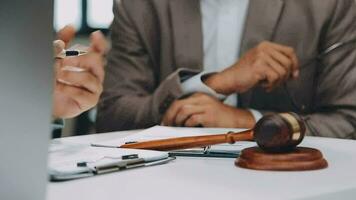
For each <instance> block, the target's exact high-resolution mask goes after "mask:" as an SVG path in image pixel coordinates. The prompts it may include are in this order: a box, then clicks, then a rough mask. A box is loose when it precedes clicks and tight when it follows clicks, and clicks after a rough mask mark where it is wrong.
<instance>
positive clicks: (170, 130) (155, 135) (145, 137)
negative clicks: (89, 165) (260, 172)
mask: <svg viewBox="0 0 356 200" xmlns="http://www.w3.org/2000/svg"><path fill="white" fill-rule="evenodd" d="M244 130H246V129H236V128H235V129H234V128H184V127H167V126H154V127H152V128H149V129H146V130H143V131H141V132H139V133H136V134H133V135H130V136H127V137H123V138H118V139H115V140H110V141H104V142H98V143H93V144H92V145H93V146H101V147H113V148H115V147H119V146H121V145H124V144H125V143H127V142H142V141H150V140H159V139H168V138H176V137H189V136H201V135H215V134H226V133H228V132H230V131H233V132H241V131H244ZM251 146H256V143H255V142H236V143H235V144H232V145H231V144H221V145H214V146H211V148H210V150H214V149H216V150H227V151H240V150H242V149H244V148H247V147H251Z"/></svg>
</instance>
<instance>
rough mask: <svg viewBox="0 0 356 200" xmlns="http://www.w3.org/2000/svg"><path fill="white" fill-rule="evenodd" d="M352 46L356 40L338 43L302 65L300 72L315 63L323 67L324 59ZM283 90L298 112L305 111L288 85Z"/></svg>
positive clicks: (284, 85)
mask: <svg viewBox="0 0 356 200" xmlns="http://www.w3.org/2000/svg"><path fill="white" fill-rule="evenodd" d="M352 44H356V38H355V39H352V40H349V41H345V42H337V43H335V44H333V45H331V46H330V47H328V48H326V49H325V50H323V51H322V52H321V53H320V54H318V55H317V56H315V57H313V58H311V59H309V60H307V61H306V62H304V63H303V64H302V65H300V70H302V69H304V68H305V67H307V66H308V65H310V64H313V63H314V62H319V63H320V64H321V65H323V63H322V62H321V60H322V59H323V58H325V57H326V56H328V55H330V54H332V53H334V52H337V50H341V49H344V48H345V47H349V46H351V45H352ZM355 59H356V58H355ZM283 90H284V92H285V93H286V94H287V97H288V98H289V100H290V101H291V103H292V106H293V107H294V108H295V109H296V110H297V111H301V110H303V107H301V106H299V105H298V103H297V102H296V100H295V99H294V98H293V96H292V95H291V94H290V92H289V91H288V88H287V84H286V83H284V84H283Z"/></svg>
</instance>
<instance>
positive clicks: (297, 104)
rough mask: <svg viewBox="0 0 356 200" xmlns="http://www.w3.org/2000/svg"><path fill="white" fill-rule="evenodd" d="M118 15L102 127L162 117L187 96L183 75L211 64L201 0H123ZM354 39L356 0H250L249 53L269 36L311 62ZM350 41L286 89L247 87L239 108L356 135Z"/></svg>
mask: <svg viewBox="0 0 356 200" xmlns="http://www.w3.org/2000/svg"><path fill="white" fill-rule="evenodd" d="M114 14H115V18H114V21H113V24H112V26H111V40H112V49H111V51H110V53H109V56H108V66H107V68H106V72H107V74H106V80H105V83H104V92H103V95H102V97H101V100H100V103H99V109H98V116H97V130H98V132H104V131H114V130H124V129H136V128H146V127H149V126H152V125H155V124H159V123H160V121H161V118H162V116H163V115H164V113H165V111H166V110H167V108H168V107H169V105H170V104H171V103H172V102H173V101H174V100H175V99H177V98H179V97H181V95H182V90H181V88H180V76H182V75H184V74H194V73H197V72H199V71H201V70H202V66H203V44H202V43H203V42H202V41H203V40H202V25H201V13H200V1H199V0H122V1H121V2H120V1H117V2H115V4H114ZM353 38H356V6H355V3H354V1H353V0H250V5H249V8H248V15H247V20H246V25H245V29H244V34H243V39H242V45H241V54H244V53H245V52H246V51H248V50H249V49H251V48H253V47H255V46H256V45H258V44H259V43H260V42H262V41H265V40H268V41H273V42H276V43H280V44H283V45H288V46H291V47H293V48H294V49H295V51H296V53H297V55H298V58H299V61H300V63H303V62H306V61H307V60H309V59H311V58H313V57H315V56H316V55H318V54H319V53H320V52H322V51H323V50H325V49H326V48H327V47H329V46H331V45H332V44H334V43H336V42H340V41H348V40H350V39H353ZM350 46H351V45H349V46H348V47H345V48H342V49H339V50H337V51H335V52H333V53H332V54H330V55H328V56H326V57H325V58H323V59H321V60H319V61H318V62H314V63H312V64H309V65H307V66H304V67H301V71H300V78H299V79H298V80H290V81H288V82H287V83H286V87H285V89H284V88H283V87H280V88H277V89H275V90H274V91H273V92H270V93H267V92H265V91H264V90H262V89H261V88H259V87H256V88H254V89H252V90H250V91H248V92H246V93H244V94H239V95H240V96H239V104H240V105H239V107H242V108H253V109H257V110H260V111H261V112H262V113H263V114H265V113H269V112H287V111H294V112H297V113H299V114H300V115H301V116H302V117H303V118H304V120H305V122H306V125H307V134H309V135H318V136H327V137H340V138H356V131H355V130H356V90H355V86H356V59H355V58H356V51H355V50H351V49H350ZM352 47H353V49H355V48H354V47H355V45H352ZM286 90H287V91H286Z"/></svg>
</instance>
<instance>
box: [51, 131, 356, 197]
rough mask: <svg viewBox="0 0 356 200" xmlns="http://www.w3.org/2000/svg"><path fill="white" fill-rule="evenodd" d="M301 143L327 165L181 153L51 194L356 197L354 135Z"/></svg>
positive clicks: (55, 188) (55, 186)
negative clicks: (244, 163) (255, 165)
mask: <svg viewBox="0 0 356 200" xmlns="http://www.w3.org/2000/svg"><path fill="white" fill-rule="evenodd" d="M130 133H132V132H122V133H111V134H110V133H109V134H100V135H89V136H80V137H71V138H64V139H61V142H71V143H73V142H76V143H84V144H89V143H91V142H94V141H105V140H110V139H113V138H117V137H123V136H126V135H127V134H130ZM301 146H308V147H314V148H318V149H319V150H321V151H322V153H323V154H324V156H325V158H326V159H327V160H328V162H329V167H328V168H327V169H325V170H319V171H309V172H265V171H253V170H246V169H241V168H237V167H235V166H234V159H226V158H224V159H217V158H181V157H180V158H177V160H175V161H173V162H170V163H168V164H165V165H161V166H154V167H147V168H137V169H132V170H126V171H121V172H117V173H111V174H106V175H101V176H96V177H91V178H85V179H79V180H74V181H68V182H59V183H50V184H49V186H48V194H47V196H48V198H47V199H48V200H57V199H61V200H62V199H65V200H71V199H76V200H78V199H80V200H105V199H118V200H119V199H127V200H136V199H137V200H144V199H146V200H153V199H156V200H159V199H162V200H183V199H184V200H190V199H192V200H198V199H202V200H224V199H233V200H236V199H274V200H276V199H283V200H287V199H330V200H331V199H333V200H334V199H340V200H341V199H342V200H348V199H350V200H351V199H352V200H354V199H356V141H351V140H338V139H327V138H314V137H307V138H306V139H305V140H304V142H303V144H302V145H301Z"/></svg>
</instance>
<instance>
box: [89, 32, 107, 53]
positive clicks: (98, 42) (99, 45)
mask: <svg viewBox="0 0 356 200" xmlns="http://www.w3.org/2000/svg"><path fill="white" fill-rule="evenodd" d="M90 43H91V44H90V49H91V50H92V51H95V52H97V53H99V54H101V55H105V54H106V52H107V46H108V45H107V42H106V39H105V36H104V35H103V33H102V32H101V31H95V32H93V33H92V34H91V35H90Z"/></svg>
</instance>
